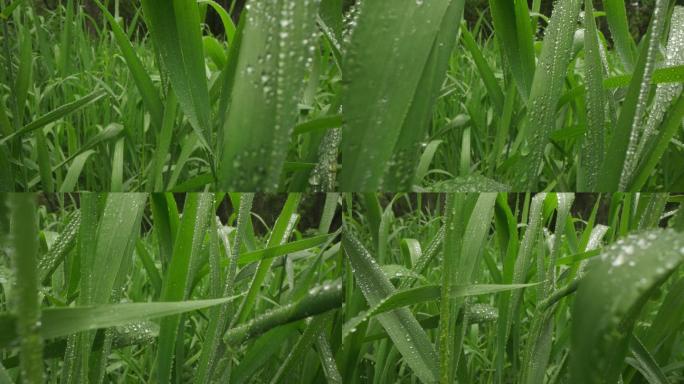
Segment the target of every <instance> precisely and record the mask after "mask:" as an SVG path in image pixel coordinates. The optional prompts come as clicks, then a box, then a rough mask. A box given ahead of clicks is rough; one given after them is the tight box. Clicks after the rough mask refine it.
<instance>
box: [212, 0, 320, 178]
mask: <svg viewBox="0 0 684 384" xmlns="http://www.w3.org/2000/svg"><path fill="white" fill-rule="evenodd" d="M318 3H319V2H317V1H296V0H278V1H267V2H265V1H252V2H250V4H249V6H250V8H249V11H248V12H247V14H246V16H245V17H246V20H247V21H246V25H245V29H244V32H243V36H242V41H241V43H240V51H239V56H238V57H237V67H236V68H235V70H234V74H233V75H234V83H233V84H232V93H231V98H230V103H229V105H228V107H227V111H226V113H227V115H226V117H225V123H224V125H223V128H222V132H221V137H222V139H221V140H222V141H221V143H220V145H221V154H220V163H219V169H218V179H219V180H218V181H219V186H220V188H221V189H223V190H231V191H263V190H268V191H275V190H277V189H278V186H279V183H280V176H281V173H282V171H283V165H284V163H285V160H286V157H287V153H288V146H289V143H290V139H291V135H292V131H293V129H294V127H295V125H296V123H297V117H298V116H299V110H298V108H297V107H298V102H299V98H300V97H301V93H302V92H303V89H304V86H305V82H304V81H303V80H304V78H305V76H306V74H307V72H308V67H309V62H310V60H311V59H312V55H313V53H314V52H315V49H313V47H314V45H313V44H314V43H315V42H316V41H315V39H314V38H313V36H314V28H315V23H316V12H317V7H318ZM274 15H278V17H277V19H274ZM220 113H223V111H220Z"/></svg>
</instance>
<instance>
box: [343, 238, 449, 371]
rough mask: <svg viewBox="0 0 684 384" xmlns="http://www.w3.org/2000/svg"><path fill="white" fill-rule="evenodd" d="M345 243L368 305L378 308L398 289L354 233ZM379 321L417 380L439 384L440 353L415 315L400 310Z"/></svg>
mask: <svg viewBox="0 0 684 384" xmlns="http://www.w3.org/2000/svg"><path fill="white" fill-rule="evenodd" d="M342 243H343V246H344V250H345V253H346V254H347V257H348V258H349V261H350V263H351V265H352V268H353V269H354V278H355V279H356V281H357V284H358V285H359V288H361V290H362V292H363V295H364V296H365V297H366V300H367V301H368V303H369V304H371V305H376V304H378V303H380V302H381V301H382V300H384V299H385V298H386V297H387V296H389V295H391V294H392V293H393V292H394V287H393V286H392V284H391V283H390V282H389V280H388V279H387V277H385V275H384V274H383V273H382V270H381V269H380V268H379V266H378V264H377V262H376V261H375V260H374V259H373V257H372V256H371V255H370V254H369V253H368V251H367V250H366V249H365V248H364V246H363V244H361V242H360V241H359V240H358V239H357V238H356V237H355V235H354V234H353V232H351V231H345V232H344V234H343V236H342ZM377 319H378V321H380V323H381V324H382V325H383V328H384V329H385V331H386V332H387V334H388V335H389V336H390V338H391V339H392V341H393V342H394V345H395V347H396V348H397V350H399V352H400V353H401V354H402V356H403V357H404V359H405V361H406V363H407V364H408V365H409V366H410V367H411V369H413V371H414V372H415V374H416V376H418V378H420V380H421V381H422V382H427V383H430V382H435V381H437V378H438V376H439V367H438V364H437V353H436V352H435V349H434V347H433V346H432V343H431V342H430V340H429V339H428V337H427V335H426V334H425V331H424V330H423V329H422V328H421V326H420V324H419V323H418V321H417V320H416V318H415V317H414V316H413V315H412V314H411V312H410V311H409V310H408V309H406V308H398V309H394V310H392V311H390V312H386V313H381V314H378V315H377Z"/></svg>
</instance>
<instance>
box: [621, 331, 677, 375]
mask: <svg viewBox="0 0 684 384" xmlns="http://www.w3.org/2000/svg"><path fill="white" fill-rule="evenodd" d="M629 349H630V351H631V352H632V355H633V356H634V358H635V359H636V361H637V362H638V363H639V366H638V367H637V369H638V370H639V371H640V372H641V373H642V375H644V377H645V378H646V379H647V380H648V382H649V383H651V384H668V383H669V382H670V381H669V380H668V379H667V377H666V376H665V373H663V370H662V368H661V367H660V366H658V361H656V359H655V357H653V355H652V354H651V353H650V352H649V351H648V349H646V347H645V346H644V344H643V343H642V342H641V340H639V338H638V337H637V336H636V335H633V336H632V340H631V341H630V343H629Z"/></svg>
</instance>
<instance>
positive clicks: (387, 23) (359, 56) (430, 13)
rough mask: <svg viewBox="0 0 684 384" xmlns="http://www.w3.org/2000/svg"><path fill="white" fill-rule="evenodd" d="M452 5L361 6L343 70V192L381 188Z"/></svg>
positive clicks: (446, 1)
mask: <svg viewBox="0 0 684 384" xmlns="http://www.w3.org/2000/svg"><path fill="white" fill-rule="evenodd" d="M451 3H452V1H449V0H439V1H429V2H422V1H417V2H416V1H406V2H395V3H392V4H391V5H388V4H387V3H382V2H375V1H370V2H363V3H361V4H360V7H359V15H358V20H356V21H355V24H356V27H355V29H354V31H353V33H352V37H351V42H350V45H349V47H348V51H347V53H346V55H345V63H344V64H343V68H344V69H343V70H344V76H345V78H346V79H348V83H347V86H346V88H345V89H344V91H343V96H342V97H343V106H344V117H345V120H346V121H345V124H346V128H345V134H344V135H343V137H342V152H343V153H347V154H350V153H353V154H354V155H353V156H344V158H343V166H342V172H341V175H340V178H341V180H340V183H341V184H340V187H341V190H343V191H357V192H359V191H363V192H368V191H374V190H377V189H378V187H379V186H380V185H381V184H382V183H381V178H382V175H383V174H384V172H385V167H386V163H387V162H388V161H389V160H390V158H391V156H392V152H393V149H394V146H395V144H396V143H397V140H398V138H399V135H400V132H401V128H402V125H403V124H404V121H405V119H406V116H407V114H408V113H409V110H410V106H411V102H412V101H413V99H414V97H415V95H416V91H417V88H418V86H419V84H420V80H421V76H422V74H423V70H424V69H425V68H426V66H427V63H428V60H429V58H430V52H431V50H432V47H433V44H434V42H435V39H436V37H437V34H438V30H439V27H440V26H441V25H442V20H443V18H444V17H445V15H446V11H447V9H448V8H449V5H450V4H451ZM388 63H390V64H392V67H391V68H388V66H387V65H388ZM409 181H410V180H409Z"/></svg>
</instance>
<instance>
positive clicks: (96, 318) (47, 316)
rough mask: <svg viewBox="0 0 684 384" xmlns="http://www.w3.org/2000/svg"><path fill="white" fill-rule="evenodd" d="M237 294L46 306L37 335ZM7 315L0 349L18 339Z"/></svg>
mask: <svg viewBox="0 0 684 384" xmlns="http://www.w3.org/2000/svg"><path fill="white" fill-rule="evenodd" d="M238 297H239V296H233V297H224V298H220V299H211V300H190V301H178V302H163V303H162V302H159V303H123V304H107V305H97V306H87V307H65V308H47V309H45V310H43V314H42V317H41V323H42V327H41V328H40V334H41V336H42V337H43V338H45V339H52V338H57V337H64V336H68V335H71V334H74V333H78V332H83V331H91V330H95V329H100V328H109V327H116V326H122V325H126V324H129V323H132V322H135V321H138V320H147V319H154V318H159V317H165V316H171V315H177V314H180V313H184V312H190V311H195V310H198V309H203V308H207V307H211V306H214V305H219V304H224V303H227V302H229V301H232V300H235V299H236V298H238ZM16 321H17V320H16V318H15V317H14V316H11V315H7V314H3V315H0V329H2V337H1V338H0V348H7V347H10V346H12V345H13V344H15V343H16V342H17V341H18V340H19V336H18V335H17V334H16V332H15V331H14V327H13V326H11V324H13V323H14V322H16Z"/></svg>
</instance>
